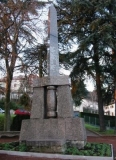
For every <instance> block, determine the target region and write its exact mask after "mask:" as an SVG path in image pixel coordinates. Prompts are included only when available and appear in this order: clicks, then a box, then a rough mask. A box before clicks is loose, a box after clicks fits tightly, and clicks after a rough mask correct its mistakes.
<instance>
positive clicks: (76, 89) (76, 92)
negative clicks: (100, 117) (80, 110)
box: [71, 78, 88, 106]
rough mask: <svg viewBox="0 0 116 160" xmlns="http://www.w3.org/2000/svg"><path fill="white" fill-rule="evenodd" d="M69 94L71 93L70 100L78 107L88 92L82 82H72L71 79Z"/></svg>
mask: <svg viewBox="0 0 116 160" xmlns="http://www.w3.org/2000/svg"><path fill="white" fill-rule="evenodd" d="M71 87H72V89H71V92H72V98H73V101H74V103H75V105H76V106H79V105H80V104H81V101H82V99H83V98H84V97H86V96H87V94H88V91H87V89H86V88H85V84H84V82H83V81H81V80H80V81H79V79H78V80H73V78H72V79H71Z"/></svg>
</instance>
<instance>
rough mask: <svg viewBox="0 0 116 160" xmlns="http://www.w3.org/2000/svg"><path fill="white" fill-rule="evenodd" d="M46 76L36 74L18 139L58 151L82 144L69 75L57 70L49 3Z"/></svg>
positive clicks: (53, 15) (53, 17) (82, 129)
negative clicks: (39, 76) (48, 42)
mask: <svg viewBox="0 0 116 160" xmlns="http://www.w3.org/2000/svg"><path fill="white" fill-rule="evenodd" d="M48 17H49V27H48V28H49V29H48V36H49V41H50V44H49V52H48V59H47V60H48V76H46V77H42V78H37V79H35V81H34V84H33V87H34V88H33V100H32V109H31V116H30V119H27V120H23V122H22V126H21V131H20V138H19V140H20V142H25V143H26V144H27V145H30V146H38V147H40V148H41V147H44V149H45V147H46V148H47V152H51V151H52V152H61V151H62V150H64V146H66V144H67V143H70V144H71V145H76V146H77V147H78V148H81V147H83V146H84V145H85V143H86V139H87V137H86V131H85V126H84V121H83V119H82V118H79V117H76V118H75V117H74V114H73V102H72V97H71V91H70V84H69V77H68V76H61V75H60V74H59V53H58V33H57V13H56V9H55V7H54V6H53V5H51V6H50V7H49V15H48Z"/></svg>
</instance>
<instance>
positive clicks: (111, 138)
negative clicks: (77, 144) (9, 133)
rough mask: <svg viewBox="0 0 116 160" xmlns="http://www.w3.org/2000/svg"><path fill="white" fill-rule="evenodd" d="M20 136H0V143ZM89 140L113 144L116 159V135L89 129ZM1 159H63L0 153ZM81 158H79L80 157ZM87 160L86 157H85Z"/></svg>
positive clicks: (16, 139)
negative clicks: (101, 133)
mask: <svg viewBox="0 0 116 160" xmlns="http://www.w3.org/2000/svg"><path fill="white" fill-rule="evenodd" d="M18 140H19V137H9V138H8V137H2V138H0V143H4V142H11V141H18ZM87 141H88V142H103V143H109V144H113V148H114V159H115V160H116V158H115V157H116V136H99V135H97V134H94V133H92V132H90V131H87ZM0 160H62V159H49V158H34V157H19V156H11V155H5V154H0ZM78 160H79V159H78ZM83 160H85V159H83Z"/></svg>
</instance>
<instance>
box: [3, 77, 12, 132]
mask: <svg viewBox="0 0 116 160" xmlns="http://www.w3.org/2000/svg"><path fill="white" fill-rule="evenodd" d="M10 87H11V80H10V77H9V76H7V78H6V99H5V117H4V131H10V124H11V117H10Z"/></svg>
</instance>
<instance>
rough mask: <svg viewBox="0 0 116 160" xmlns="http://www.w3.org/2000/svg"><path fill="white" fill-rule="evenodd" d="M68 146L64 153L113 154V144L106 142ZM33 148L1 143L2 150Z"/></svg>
mask: <svg viewBox="0 0 116 160" xmlns="http://www.w3.org/2000/svg"><path fill="white" fill-rule="evenodd" d="M66 147H67V148H66V151H65V153H64V154H69V155H83V156H104V157H105V156H107V157H111V156H112V151H111V146H110V145H109V144H105V143H86V145H85V147H84V148H83V149H78V148H77V147H76V146H75V147H72V146H70V145H69V144H68V145H67V146H66ZM32 148H33V149H34V147H31V146H30V147H29V146H27V145H26V144H25V143H17V142H12V143H4V144H0V150H11V151H20V152H29V151H31V152H32ZM33 151H34V150H33ZM34 152H35V151H34Z"/></svg>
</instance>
